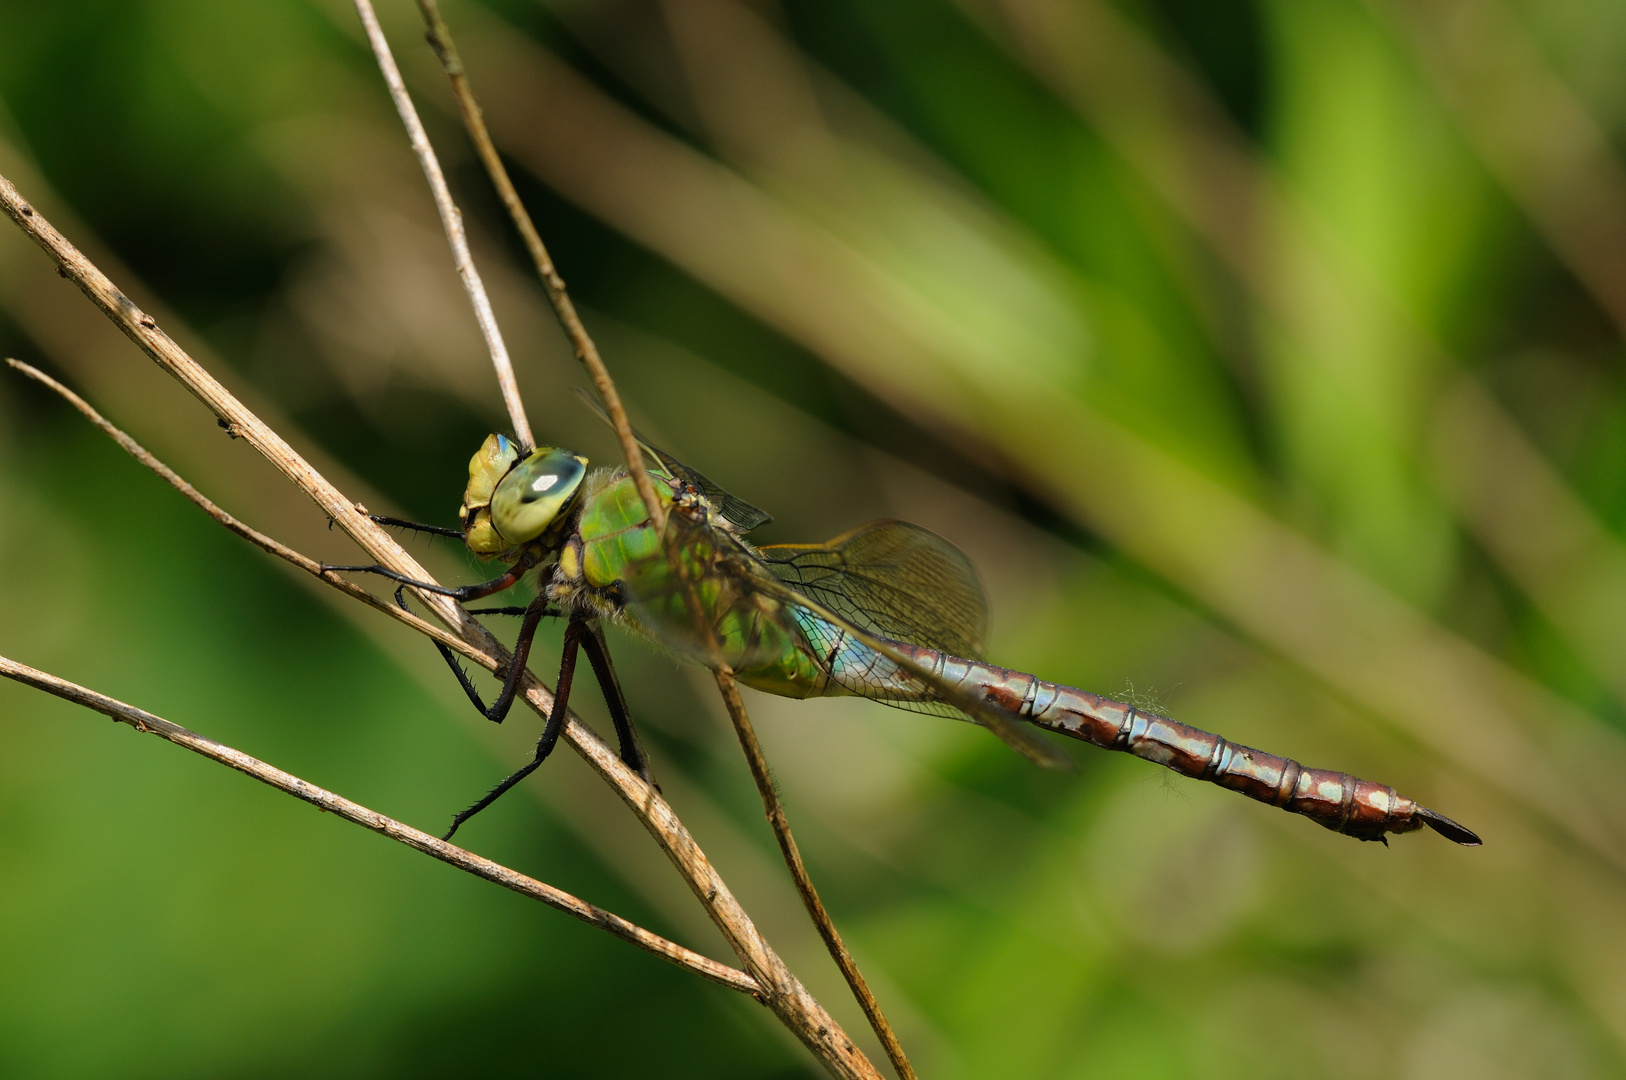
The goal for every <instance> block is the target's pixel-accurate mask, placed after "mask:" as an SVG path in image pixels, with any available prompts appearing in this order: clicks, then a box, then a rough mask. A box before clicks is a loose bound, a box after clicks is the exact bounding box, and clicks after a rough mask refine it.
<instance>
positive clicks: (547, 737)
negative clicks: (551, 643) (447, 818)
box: [441, 615, 586, 840]
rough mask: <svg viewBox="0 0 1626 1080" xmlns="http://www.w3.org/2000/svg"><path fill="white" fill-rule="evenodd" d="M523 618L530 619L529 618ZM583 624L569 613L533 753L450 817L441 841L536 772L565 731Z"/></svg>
mask: <svg viewBox="0 0 1626 1080" xmlns="http://www.w3.org/2000/svg"><path fill="white" fill-rule="evenodd" d="M526 621H527V622H529V621H530V619H529V617H527V619H526ZM585 625H586V623H585V622H584V620H583V619H582V618H581V616H579V615H572V616H571V617H570V622H569V624H568V625H566V627H565V646H564V651H563V652H562V653H561V654H560V656H559V682H558V685H557V686H556V687H555V689H554V692H553V708H552V710H550V711H549V712H548V722H547V726H545V727H544V728H543V729H542V738H540V739H538V740H537V743H536V756H535V757H533V758H532V759H531V761H530V763H529V764H528V765H526V766H525V767H524V768H522V769H520V770H519V771H517V772H515V773H514V774H513V775H511V776H510V777H508V779H506V780H504V781H503V782H502V783H500V784H498V785H497V786H496V787H494V788H492V789H491V792H490V793H489V794H488V795H486V797H485V798H483V799H481V800H480V801H479V802H477V803H475V804H474V805H473V806H471V807H469V808H468V809H467V810H465V811H463V812H462V813H461V814H458V815H457V816H456V817H454V818H452V827H451V828H450V829H447V830H446V835H445V836H442V837H441V839H442V840H450V839H451V838H452V834H453V833H455V832H457V830H458V829H459V828H460V827H461V826H462V824H463V823H464V822H465V821H467V820H469V818H471V817H473V816H474V815H475V814H478V813H479V812H480V811H482V810H484V809H485V808H486V807H488V806H490V805H491V804H492V803H494V802H496V801H497V800H498V799H500V798H501V797H502V796H503V794H504V793H505V792H507V790H508V789H509V788H511V787H513V786H514V785H515V784H517V783H519V782H520V781H521V780H523V779H525V778H526V777H527V776H529V775H531V774H532V773H533V772H535V771H536V769H537V766H539V765H541V764H542V762H544V761H546V760H547V757H548V755H549V754H551V753H552V752H553V747H554V745H555V744H556V743H558V741H559V732H561V731H563V730H564V726H565V717H566V716H568V715H569V714H570V713H569V710H570V684H571V682H572V680H574V679H575V677H576V648H577V646H578V645H579V644H580V642H581V638H582V636H583V635H582V629H583V627H584V626H585ZM514 659H515V660H516V661H518V659H519V650H518V649H516V650H515V651H514ZM516 666H517V665H516Z"/></svg>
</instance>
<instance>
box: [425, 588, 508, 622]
mask: <svg viewBox="0 0 1626 1080" xmlns="http://www.w3.org/2000/svg"><path fill="white" fill-rule="evenodd" d="M401 587H402V588H403V589H404V588H406V586H404V585H403V586H401ZM525 611H526V609H525V608H522V607H471V608H469V614H470V615H523V614H525Z"/></svg>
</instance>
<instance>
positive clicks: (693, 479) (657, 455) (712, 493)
mask: <svg viewBox="0 0 1626 1080" xmlns="http://www.w3.org/2000/svg"><path fill="white" fill-rule="evenodd" d="M576 396H577V397H579V398H581V399H582V401H583V402H585V403H586V404H587V407H588V408H589V409H592V410H593V413H594V415H596V416H597V417H598V418H599V419H600V420H602V421H604V423H605V425H606V426H607V427H609V428H610V429H612V430H614V428H615V425H614V424H612V423H610V416H609V414H608V413H606V412H605V411H604V407H603V406H602V405H600V404H599V403H598V402H597V401H595V400H594V399H593V397H592V395H591V394H589V393H588V392H587V391H585V390H583V389H582V388H581V387H579V386H578V387H577V388H576ZM632 437H633V438H634V439H636V440H637V441H638V446H639V448H640V449H641V450H643V452H644V453H645V454H647V455H649V458H650V461H651V463H652V464H653V465H654V466H656V467H657V468H659V469H663V470H665V472H666V475H668V476H671V477H674V478H676V479H678V480H682V481H684V482H685V483H687V484H689V486H691V487H693V488H694V489H695V490H697V491H699V492H701V493H702V494H704V495H705V496H706V498H707V499H708V500H710V502H711V504H712V505H713V506H715V507H716V508H717V512H718V513H719V514H721V515H723V518H724V519H725V520H726V521H728V523H729V524H730V525H732V526H734V528H735V529H736V530H737V531H739V532H742V533H748V532H750V531H751V530H752V529H754V528H756V527H757V526H758V525H766V524H767V523H768V522H770V521H772V520H773V518H772V517H771V516H770V515H769V514H768V512H767V511H765V510H758V509H757V508H756V507H754V506H752V505H751V504H750V503H748V502H746V501H745V500H744V499H742V498H739V497H738V496H736V495H731V494H729V493H728V492H727V491H724V490H723V489H722V488H721V487H719V486H718V485H716V484H714V483H712V482H711V481H710V480H708V479H707V478H706V477H704V476H702V475H701V474H700V473H699V472H697V471H696V470H694V469H691V468H689V466H687V465H685V464H683V462H681V461H679V460H678V459H677V458H675V457H673V456H672V455H671V454H668V453H667V452H666V451H665V450H662V449H660V448H659V447H657V446H652V445H651V444H650V442H649V440H648V439H646V438H644V437H643V436H642V435H641V434H639V433H638V429H637V428H633V429H632Z"/></svg>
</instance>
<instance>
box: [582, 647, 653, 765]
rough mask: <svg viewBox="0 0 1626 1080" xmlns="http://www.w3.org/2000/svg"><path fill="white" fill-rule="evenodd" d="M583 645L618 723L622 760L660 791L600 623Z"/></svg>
mask: <svg viewBox="0 0 1626 1080" xmlns="http://www.w3.org/2000/svg"><path fill="white" fill-rule="evenodd" d="M582 648H584V649H585V650H586V651H587V661H588V663H590V664H592V665H593V674H594V675H595V676H597V678H598V685H599V689H601V690H603V691H604V703H605V704H606V705H608V706H609V707H610V719H611V720H613V721H614V722H615V734H616V738H617V739H618V740H619V741H620V743H621V763H622V764H623V765H625V766H626V767H627V768H629V769H631V770H632V771H633V772H635V773H637V774H638V775H639V776H641V777H643V778H644V783H646V784H648V785H649V786H650V787H652V788H654V789H655V790H656V791H659V790H660V789H661V786H660V785H659V784H657V783H655V778H654V777H653V776H651V775H650V772H649V755H648V754H646V753H644V744H643V740H642V739H640V738H638V729H637V728H636V727H634V726H633V724H632V712H631V710H629V709H628V708H627V698H626V695H625V694H623V693H622V692H621V680H619V679H617V678H616V677H615V668H614V667H613V666H612V665H611V664H610V650H609V647H608V646H607V645H606V644H605V641H604V631H603V630H602V629H601V628H600V627H599V624H598V623H597V622H593V623H589V624H588V626H587V630H586V632H585V633H583V635H582Z"/></svg>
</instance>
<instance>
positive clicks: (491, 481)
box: [457, 435, 587, 555]
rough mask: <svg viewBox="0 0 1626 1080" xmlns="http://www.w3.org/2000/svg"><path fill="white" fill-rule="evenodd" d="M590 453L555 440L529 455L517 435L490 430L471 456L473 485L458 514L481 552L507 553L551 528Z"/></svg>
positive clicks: (466, 538) (467, 535)
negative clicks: (522, 451) (554, 443)
mask: <svg viewBox="0 0 1626 1080" xmlns="http://www.w3.org/2000/svg"><path fill="white" fill-rule="evenodd" d="M586 475H587V459H586V458H584V457H582V456H581V455H579V454H574V453H572V452H571V451H569V450H563V449H560V448H559V447H555V446H541V447H538V448H537V449H535V450H533V451H531V453H530V454H528V455H526V456H525V457H524V458H521V457H520V456H519V447H518V446H517V445H515V443H514V442H513V440H512V439H509V438H507V437H505V436H502V435H488V436H486V441H485V442H483V443H481V444H480V449H479V450H478V451H476V452H475V455H474V456H473V457H472V458H470V459H469V486H468V489H467V490H466V491H465V492H464V494H463V506H462V508H461V509H460V510H459V511H458V514H457V516H458V520H459V521H461V522H462V523H463V540H464V542H465V543H466V544H468V546H469V549H470V550H471V551H473V552H474V553H475V554H477V555H501V554H502V553H504V552H506V551H512V550H513V549H514V548H517V547H521V546H523V545H525V544H529V543H530V542H531V541H533V540H535V539H537V538H538V537H539V536H541V535H542V534H543V533H544V532H546V531H547V529H548V526H549V525H552V524H553V522H554V520H555V519H556V518H557V517H558V516H559V512H560V511H561V510H563V509H564V508H565V507H566V506H567V505H568V504H569V503H570V500H571V499H572V498H573V497H574V496H575V494H576V492H577V490H578V489H580V487H581V483H582V478H583V477H584V476H586Z"/></svg>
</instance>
